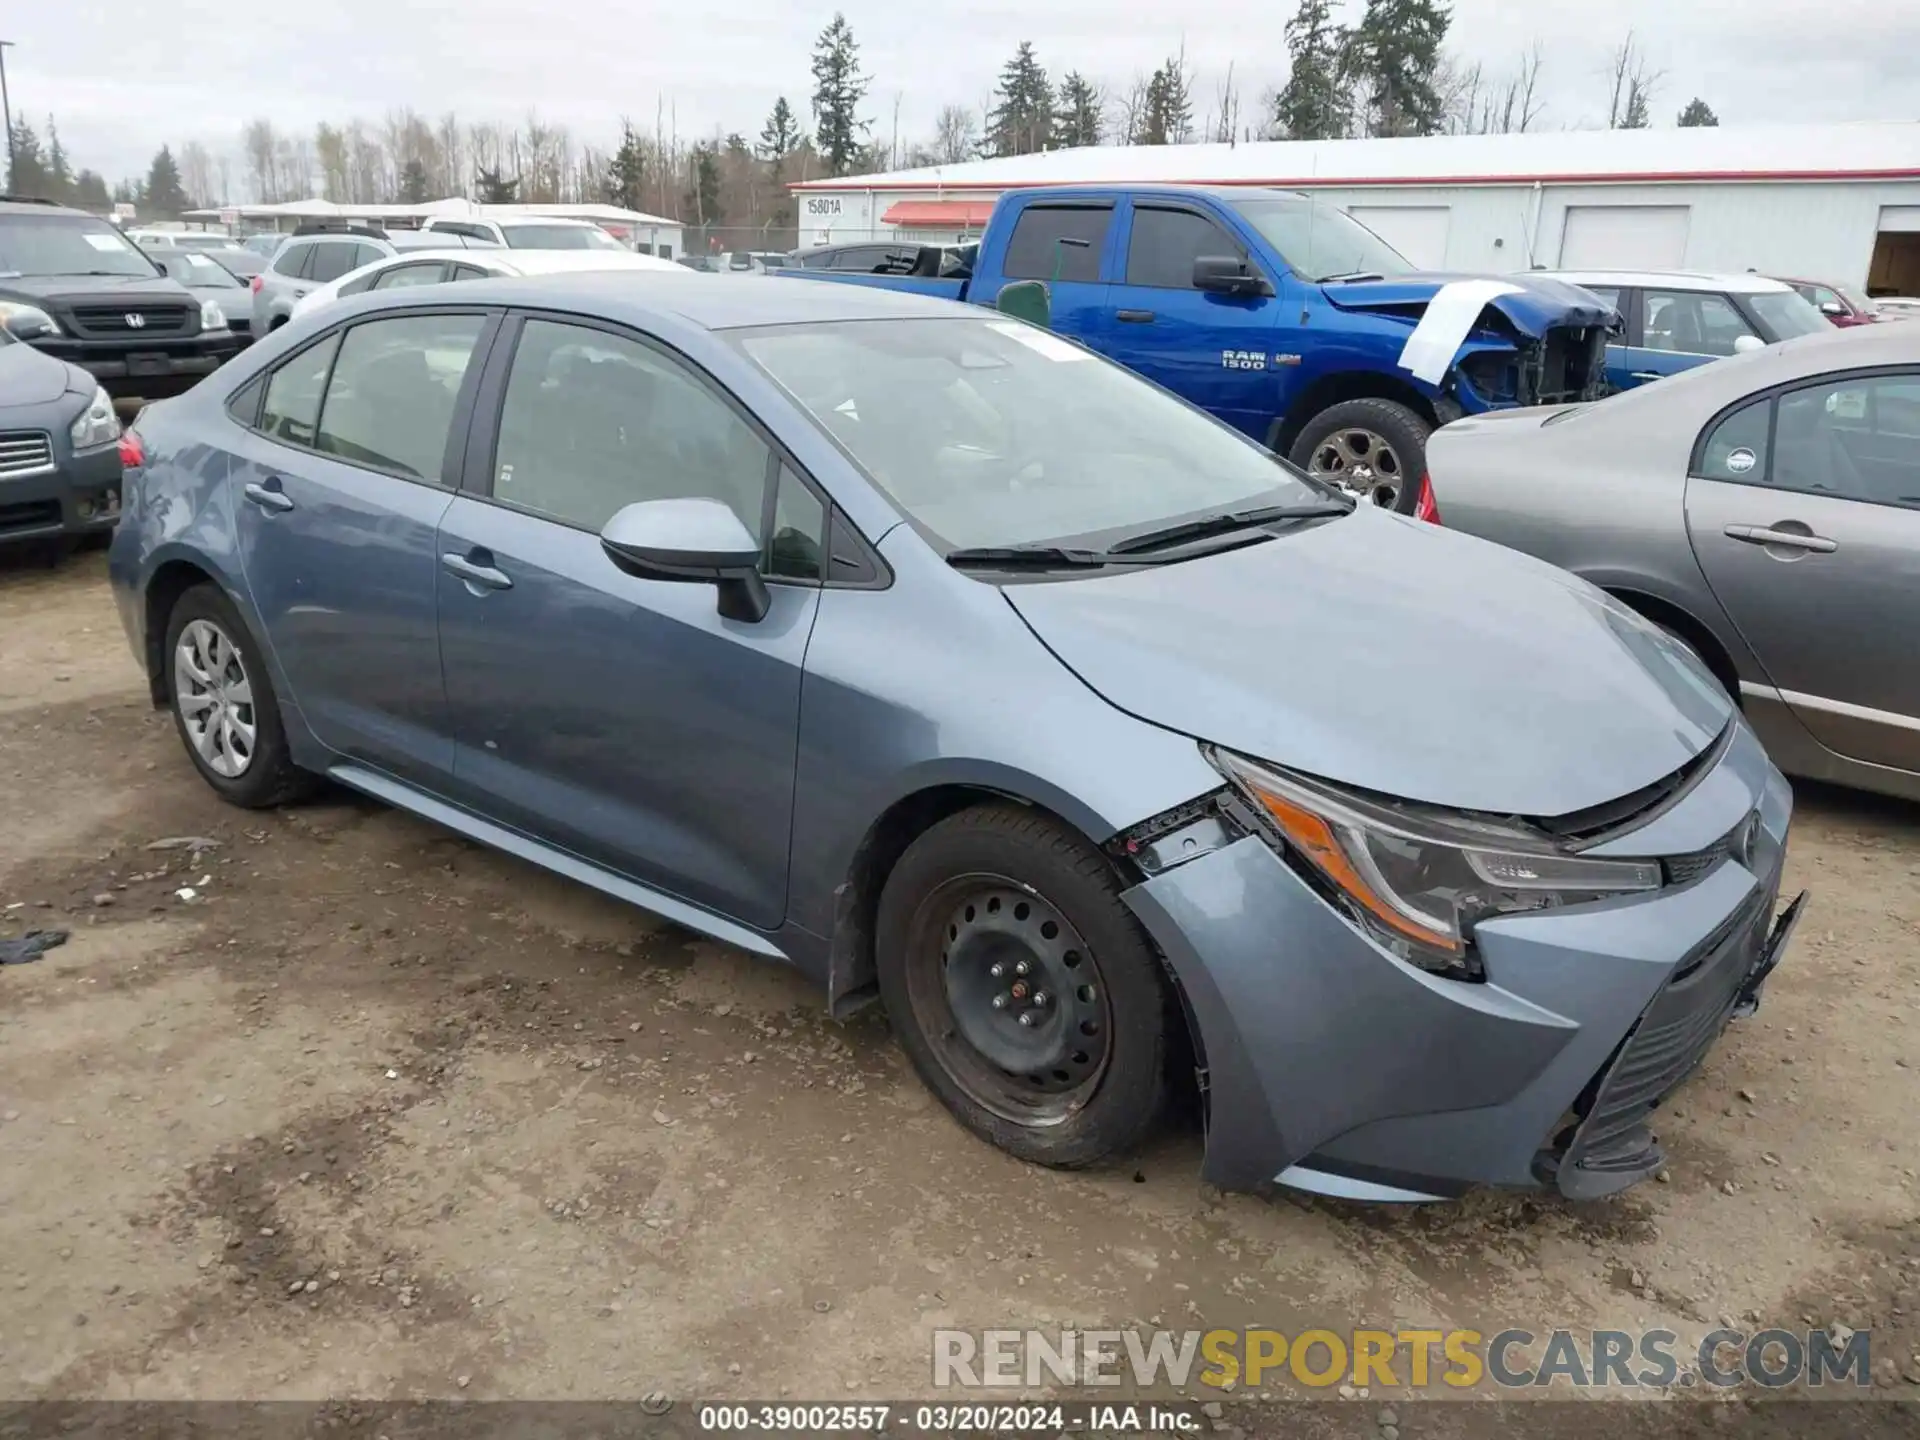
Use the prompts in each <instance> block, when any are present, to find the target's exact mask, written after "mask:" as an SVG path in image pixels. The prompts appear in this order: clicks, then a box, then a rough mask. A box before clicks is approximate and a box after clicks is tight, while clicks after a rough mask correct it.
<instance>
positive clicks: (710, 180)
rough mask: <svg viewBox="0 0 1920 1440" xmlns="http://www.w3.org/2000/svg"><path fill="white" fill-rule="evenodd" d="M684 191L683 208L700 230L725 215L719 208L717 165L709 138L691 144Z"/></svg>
mask: <svg viewBox="0 0 1920 1440" xmlns="http://www.w3.org/2000/svg"><path fill="white" fill-rule="evenodd" d="M687 168H688V172H689V173H688V176H687V193H686V194H685V195H684V196H683V197H682V199H681V205H682V208H683V209H684V210H686V211H688V212H690V213H691V214H692V215H693V217H694V224H696V225H698V226H700V227H701V228H702V229H703V230H704V229H705V228H707V227H708V226H710V225H718V224H719V223H720V222H721V220H723V219H724V218H725V216H724V214H723V212H722V210H721V208H720V165H719V160H718V157H717V156H716V155H715V154H714V147H713V145H712V143H711V142H708V143H704V144H700V145H696V146H694V147H693V154H692V155H691V156H690V157H689V160H688V167H687Z"/></svg>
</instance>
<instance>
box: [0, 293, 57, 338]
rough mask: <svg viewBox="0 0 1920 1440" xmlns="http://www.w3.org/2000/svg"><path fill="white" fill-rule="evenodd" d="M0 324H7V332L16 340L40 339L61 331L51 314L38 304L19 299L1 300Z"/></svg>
mask: <svg viewBox="0 0 1920 1440" xmlns="http://www.w3.org/2000/svg"><path fill="white" fill-rule="evenodd" d="M0 325H4V326H6V327H7V333H8V334H10V335H12V336H13V338H14V339H16V340H39V339H41V338H43V337H44V336H48V335H58V334H59V333H60V327H59V326H58V325H56V324H54V323H53V317H52V316H51V315H49V314H47V312H46V311H44V310H42V309H41V308H40V307H39V306H38V305H28V304H25V303H24V302H22V301H19V300H0Z"/></svg>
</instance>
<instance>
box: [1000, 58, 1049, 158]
mask: <svg viewBox="0 0 1920 1440" xmlns="http://www.w3.org/2000/svg"><path fill="white" fill-rule="evenodd" d="M994 93H995V95H996V96H998V98H999V103H998V104H997V105H995V106H994V107H993V113H992V114H991V115H990V116H988V118H987V153H988V154H989V155H1031V154H1033V152H1034V151H1036V150H1049V149H1051V148H1053V147H1052V139H1053V133H1052V132H1053V86H1052V85H1051V84H1050V83H1048V80H1047V72H1046V70H1045V68H1044V67H1043V66H1042V65H1041V64H1040V62H1039V61H1038V60H1037V59H1035V58H1034V54H1033V42H1032V41H1030V40H1022V41H1021V42H1020V48H1019V49H1018V50H1016V51H1014V52H1013V58H1012V59H1011V60H1009V61H1007V63H1006V66H1005V67H1004V68H1003V69H1002V70H1001V71H1000V85H999V88H998V89H997V90H996V91H995V92H994Z"/></svg>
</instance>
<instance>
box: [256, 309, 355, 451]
mask: <svg viewBox="0 0 1920 1440" xmlns="http://www.w3.org/2000/svg"><path fill="white" fill-rule="evenodd" d="M339 345H340V337H339V336H338V335H329V336H328V337H327V338H326V339H325V340H322V341H321V342H320V343H319V344H318V345H310V346H308V347H307V348H306V349H305V350H302V351H301V352H300V353H299V354H298V355H296V356H294V357H293V358H292V359H291V360H289V361H287V363H286V364H284V365H282V366H281V367H280V368H279V369H278V370H276V371H274V372H273V378H272V379H270V380H269V381H267V403H266V404H265V405H264V406H262V407H261V410H260V429H261V430H262V431H263V432H265V433H266V434H268V435H270V436H272V437H273V438H274V439H275V440H284V441H286V442H287V443H288V444H289V445H312V444H313V432H314V428H315V426H317V425H318V424H319V421H320V394H321V392H322V391H323V390H324V389H325V388H326V384H327V371H328V370H330V369H331V368H332V367H333V352H334V351H335V350H336V349H338V348H339Z"/></svg>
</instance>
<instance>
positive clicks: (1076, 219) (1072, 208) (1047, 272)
mask: <svg viewBox="0 0 1920 1440" xmlns="http://www.w3.org/2000/svg"><path fill="white" fill-rule="evenodd" d="M1112 223H1113V206H1111V205H1029V206H1028V207H1027V208H1026V209H1025V210H1022V211H1021V212H1020V218H1019V219H1018V220H1017V221H1015V222H1014V227H1013V236H1012V238H1011V239H1009V240H1008V241H1007V258H1006V260H1005V261H1004V262H1003V263H1002V264H1001V267H1000V268H1001V270H1002V271H1003V272H1005V274H1006V276H1007V278H1008V279H1010V280H1077V281H1094V280H1098V279H1099V278H1100V251H1101V250H1102V249H1103V248H1104V247H1105V246H1106V243H1107V228H1108V227H1109V226H1110V225H1112Z"/></svg>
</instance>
